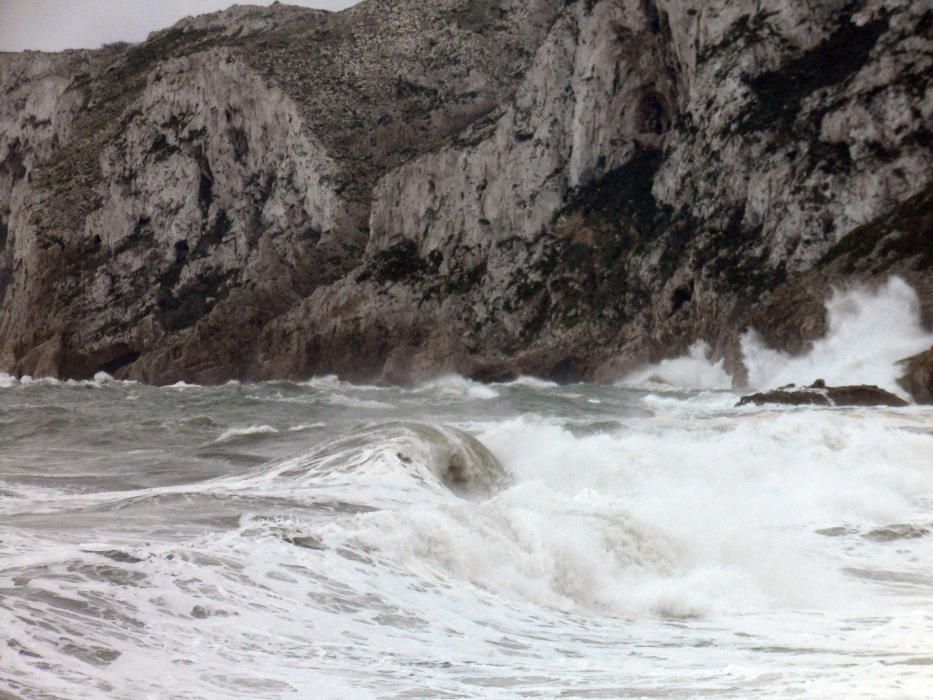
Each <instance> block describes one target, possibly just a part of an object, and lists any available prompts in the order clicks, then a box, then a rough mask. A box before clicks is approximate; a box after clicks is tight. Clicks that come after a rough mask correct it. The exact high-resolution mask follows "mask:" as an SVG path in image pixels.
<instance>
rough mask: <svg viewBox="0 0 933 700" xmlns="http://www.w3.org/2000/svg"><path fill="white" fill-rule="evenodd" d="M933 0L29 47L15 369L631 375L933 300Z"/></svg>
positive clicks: (707, 5)
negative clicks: (855, 307)
mask: <svg viewBox="0 0 933 700" xmlns="http://www.w3.org/2000/svg"><path fill="white" fill-rule="evenodd" d="M931 34H933V9H931V8H930V7H929V5H928V4H926V3H917V2H910V1H909V0H861V1H860V0H831V1H828V2H825V3H805V2H803V1H802V0H785V1H783V2H777V3H769V4H767V7H762V4H761V3H759V2H756V1H754V0H728V1H727V0H713V1H709V0H576V1H569V2H565V0H492V1H490V0H438V1H435V2H431V3H424V2H420V1H418V0H364V2H362V3H361V4H359V5H357V6H355V7H353V8H351V9H349V10H346V11H344V12H341V13H336V14H331V13H326V12H321V11H314V10H305V9H301V8H295V7H288V6H282V5H276V6H273V7H271V8H257V7H248V6H247V7H236V8H233V9H231V10H228V11H226V12H223V13H218V14H215V15H207V16H204V17H200V18H194V19H188V20H185V21H183V22H181V23H179V24H178V25H176V26H175V27H173V28H171V29H169V30H166V31H163V32H158V33H156V34H154V35H152V36H151V37H150V39H149V40H148V41H147V42H145V43H143V44H140V45H138V46H122V47H121V46H118V47H109V48H104V49H101V50H99V51H76V52H65V53H64V54H56V55H46V54H36V53H26V54H17V55H2V56H0V95H2V98H0V370H3V371H11V372H14V373H20V374H23V373H28V374H53V375H59V376H76V377H80V376H87V375H90V374H93V373H94V372H96V371H101V370H104V371H109V372H112V373H116V374H117V375H118V376H122V377H130V378H138V379H142V380H146V381H152V382H173V381H177V380H179V379H185V380H188V381H200V382H211V381H223V380H225V379H229V378H248V379H249V378H251V379H260V378H274V377H301V376H307V375H311V374H314V373H324V372H338V373H341V374H343V375H346V376H349V377H351V378H372V377H373V376H377V377H378V376H382V377H384V378H386V379H389V380H392V381H408V380H411V379H416V378H422V377H425V376H428V375H431V374H435V373H438V372H444V371H459V372H462V373H464V374H467V375H470V376H473V377H477V378H481V379H491V378H498V377H505V376H509V375H511V374H514V373H519V372H521V373H532V374H540V375H546V376H552V377H555V378H558V379H567V378H575V377H587V378H594V379H611V378H613V377H615V376H618V374H620V373H621V372H623V371H625V370H626V369H628V368H630V367H631V366H632V365H633V364H635V363H638V362H642V361H645V360H652V361H656V360H658V359H661V358H662V357H664V356H670V355H676V354H679V353H681V352H682V351H684V350H685V349H686V348H687V347H688V346H689V345H690V344H692V343H693V342H694V341H695V340H697V339H700V338H702V339H705V340H707V341H708V342H709V343H710V344H711V346H712V347H713V350H714V352H715V353H716V355H717V356H724V357H726V359H727V361H728V366H729V367H730V368H731V369H733V370H737V371H740V370H741V367H740V362H739V354H738V343H737V339H738V337H739V335H740V334H741V332H743V331H744V330H745V329H746V328H747V327H749V326H754V327H755V328H756V329H757V330H758V331H759V332H760V333H761V334H762V336H763V337H764V339H765V340H766V341H768V342H769V343H770V344H771V345H773V346H775V347H779V348H782V349H786V350H790V351H799V350H803V349H805V347H806V345H807V343H808V342H809V341H811V340H813V339H815V338H817V337H819V336H820V335H822V333H823V331H824V330H825V316H824V310H823V304H822V302H823V299H824V298H825V294H826V291H827V289H828V286H829V285H830V284H832V283H838V282H840V281H845V280H849V279H858V280H859V281H863V282H864V281H868V282H871V281H873V280H881V279H883V278H885V277H886V276H887V275H889V274H892V273H897V274H900V275H901V276H903V277H904V278H905V279H907V281H908V282H910V283H911V284H912V285H913V286H914V287H915V288H916V289H917V290H918V293H919V295H920V298H921V301H922V304H923V311H924V314H925V317H926V321H927V323H928V324H930V325H933V272H931V267H933V252H931V251H933V248H931V245H930V242H929V241H930V238H929V233H930V226H931V211H933V206H931V204H933V191H931V184H930V182H931V173H933V167H931V166H933V154H931V149H930V134H931V129H930V125H931V118H933V90H931V81H930V75H931V71H933V37H931Z"/></svg>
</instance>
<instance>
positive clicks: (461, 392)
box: [415, 374, 499, 399]
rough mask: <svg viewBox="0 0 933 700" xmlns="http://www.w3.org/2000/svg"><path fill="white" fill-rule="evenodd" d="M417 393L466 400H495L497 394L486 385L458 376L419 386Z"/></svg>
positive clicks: (445, 377) (451, 375) (453, 375)
mask: <svg viewBox="0 0 933 700" xmlns="http://www.w3.org/2000/svg"><path fill="white" fill-rule="evenodd" d="M415 391H417V392H432V393H436V394H438V395H440V396H446V397H450V398H466V399H495V398H498V396H499V392H498V391H496V390H495V389H494V388H492V387H491V386H489V385H487V384H481V383H479V382H474V381H473V380H472V379H467V378H466V377H462V376H460V375H459V374H449V375H447V376H444V377H439V378H437V379H435V380H433V381H430V382H427V383H426V384H423V385H421V386H420V387H418V388H417V389H415Z"/></svg>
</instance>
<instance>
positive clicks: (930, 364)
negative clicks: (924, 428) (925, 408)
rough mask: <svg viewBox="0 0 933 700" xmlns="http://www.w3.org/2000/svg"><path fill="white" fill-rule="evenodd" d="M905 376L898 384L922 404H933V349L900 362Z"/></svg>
mask: <svg viewBox="0 0 933 700" xmlns="http://www.w3.org/2000/svg"><path fill="white" fill-rule="evenodd" d="M898 365H899V366H900V367H903V369H904V374H903V376H902V377H901V378H900V379H899V380H898V382H897V383H898V384H899V385H900V386H901V388H902V389H904V391H906V392H907V393H908V394H910V395H911V396H912V397H913V399H914V401H916V402H917V403H920V404H933V348H931V349H929V350H927V351H926V352H921V353H919V354H917V355H914V356H913V357H908V358H906V359H903V360H901V361H900V362H898Z"/></svg>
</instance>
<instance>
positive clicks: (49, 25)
mask: <svg viewBox="0 0 933 700" xmlns="http://www.w3.org/2000/svg"><path fill="white" fill-rule="evenodd" d="M271 3H272V0H249V2H248V3H247V2H244V3H241V4H253V5H269V4H271ZM234 4H236V3H235V2H234V1H233V0H0V51H22V50H24V49H38V50H41V51H60V50H62V49H84V48H91V49H93V48H97V47H98V46H100V45H101V44H103V43H105V42H110V41H142V40H143V39H145V38H146V35H147V34H149V32H151V31H153V30H155V29H162V28H164V27H167V26H169V25H171V24H174V23H175V22H177V21H178V20H180V19H181V18H182V17H185V16H187V15H200V14H204V13H205V12H214V11H216V10H222V9H224V8H226V7H230V6H231V5H234ZM288 4H292V5H304V6H305V7H319V8H323V9H326V10H341V9H343V8H345V7H349V6H350V5H354V4H356V0H288Z"/></svg>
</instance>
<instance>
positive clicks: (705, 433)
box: [0, 348, 933, 700]
mask: <svg viewBox="0 0 933 700" xmlns="http://www.w3.org/2000/svg"><path fill="white" fill-rule="evenodd" d="M693 355H694V356H695V357H694V358H693V359H694V360H696V361H695V362H693V363H692V364H691V363H690V362H688V361H687V360H689V358H687V359H685V360H684V361H683V362H681V364H680V365H678V364H677V361H675V363H673V364H671V363H668V364H667V365H665V367H663V368H660V369H666V370H668V371H669V372H668V374H669V375H671V376H675V377H682V376H683V375H684V374H687V375H691V374H693V375H697V376H694V377H693V378H694V379H696V380H698V381H695V382H694V383H699V384H701V385H702V384H704V383H706V384H709V385H712V386H713V387H715V385H717V384H721V383H722V382H721V381H720V377H719V374H720V373H721V370H720V369H718V368H716V367H714V366H706V365H704V363H703V362H702V359H703V349H702V348H697V349H695V351H694V353H693ZM662 364H663V363H662ZM698 368H699V369H698ZM656 369H658V368H656ZM704 373H705V375H704ZM704 376H705V377H706V379H707V380H708V381H705V382H704V381H703V380H704ZM660 379H661V377H659V376H656V372H655V373H654V374H652V373H648V374H646V376H644V377H641V378H640V379H639V381H638V382H637V383H636V384H635V385H634V386H622V385H618V386H591V385H569V386H557V385H554V384H549V383H546V382H541V381H536V380H519V381H516V382H513V383H510V384H498V385H480V384H475V383H473V382H470V381H468V380H465V379H462V378H459V377H449V378H446V379H442V380H438V381H436V382H434V383H431V384H428V385H425V386H422V387H420V388H417V389H407V390H406V389H397V388H386V387H360V386H351V385H349V384H345V383H343V382H340V381H338V380H337V379H334V378H323V379H318V380H313V381H311V382H307V383H267V384H258V385H247V384H242V385H241V384H228V385H226V386H221V387H213V388H208V387H198V386H188V385H177V386H173V387H162V388H158V387H151V386H144V385H139V384H134V383H124V382H114V381H110V380H108V379H107V378H106V377H99V378H98V379H97V380H96V381H90V382H56V381H49V380H44V381H17V380H14V379H12V378H9V377H0V697H3V698H7V697H25V698H46V697H49V698H100V697H113V698H133V699H134V700H135V699H139V698H150V697H151V698H194V697H198V698H201V697H204V698H215V697H216V698H220V697H223V698H228V697H241V698H357V697H360V698H366V697H386V698H388V697H393V698H422V697H439V698H451V697H469V698H474V697H492V698H500V697H501V698H507V697H608V698H615V697H650V698H654V697H674V698H682V697H716V698H719V697H734V698H749V697H806V698H812V697H817V698H822V697H825V698H858V697H873V698H878V697H885V698H886V697H890V698H923V697H930V696H933V534H931V530H933V408H921V407H909V408H904V409H841V408H840V409H813V408H807V409H800V408H741V409H737V408H734V404H735V403H736V399H737V396H736V394H734V393H732V392H730V391H728V390H725V389H722V388H707V389H705V390H680V389H675V388H674V387H672V386H671V385H670V384H663V383H660V382H659V380H660Z"/></svg>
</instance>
